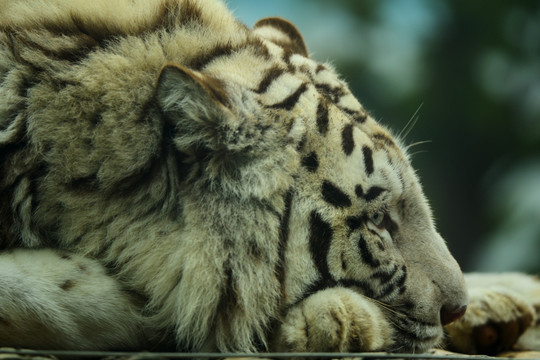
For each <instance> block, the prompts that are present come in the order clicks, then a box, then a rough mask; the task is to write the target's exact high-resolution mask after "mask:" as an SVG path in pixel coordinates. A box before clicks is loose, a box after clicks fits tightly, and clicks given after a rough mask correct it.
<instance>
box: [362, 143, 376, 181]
mask: <svg viewBox="0 0 540 360" xmlns="http://www.w3.org/2000/svg"><path fill="white" fill-rule="evenodd" d="M362 154H364V167H365V169H366V173H367V174H368V175H371V174H373V171H374V168H373V151H371V149H370V148H369V147H367V146H364V147H362Z"/></svg>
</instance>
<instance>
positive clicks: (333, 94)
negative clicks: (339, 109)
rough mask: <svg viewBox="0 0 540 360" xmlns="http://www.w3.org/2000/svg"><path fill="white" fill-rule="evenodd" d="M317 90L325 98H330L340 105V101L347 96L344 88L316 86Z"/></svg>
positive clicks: (325, 85)
mask: <svg viewBox="0 0 540 360" xmlns="http://www.w3.org/2000/svg"><path fill="white" fill-rule="evenodd" d="M315 88H316V89H317V90H318V91H319V92H320V93H321V94H322V95H324V96H326V97H328V98H329V99H330V100H331V101H332V102H333V103H338V102H339V99H340V98H341V97H342V96H344V95H347V91H345V88H344V87H343V86H337V87H331V86H330V85H328V84H322V83H321V84H316V85H315Z"/></svg>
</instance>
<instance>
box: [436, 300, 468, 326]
mask: <svg viewBox="0 0 540 360" xmlns="http://www.w3.org/2000/svg"><path fill="white" fill-rule="evenodd" d="M466 310H467V305H462V306H458V307H449V306H446V305H443V307H442V308H441V324H442V325H443V326H445V325H448V324H450V323H453V322H454V321H456V320H457V319H459V318H460V317H462V316H463V314H465V311H466Z"/></svg>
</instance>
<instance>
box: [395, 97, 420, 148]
mask: <svg viewBox="0 0 540 360" xmlns="http://www.w3.org/2000/svg"><path fill="white" fill-rule="evenodd" d="M422 106H424V103H421V104H420V106H418V108H417V109H416V111H415V112H414V114H413V116H411V118H410V119H409V121H407V123H406V124H405V126H404V127H403V129H401V131H400V132H399V134H398V135H397V138H398V139H400V140H404V139H405V138H406V137H407V135H409V133H410V132H411V130H412V129H413V127H414V126H415V125H416V122H417V121H418V119H419V116H418V112H419V111H420V109H421V108H422Z"/></svg>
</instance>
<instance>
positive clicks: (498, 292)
mask: <svg viewBox="0 0 540 360" xmlns="http://www.w3.org/2000/svg"><path fill="white" fill-rule="evenodd" d="M465 279H466V282H467V287H468V290H469V307H468V309H467V312H466V313H465V316H463V317H462V318H461V319H459V320H458V321H456V322H455V323H452V324H450V325H448V326H447V327H446V332H447V334H448V346H447V347H448V349H450V350H452V351H457V352H462V353H467V354H488V355H495V354H498V353H500V352H501V351H504V350H511V349H521V350H540V341H539V340H538V339H539V335H540V322H538V319H539V314H538V312H539V311H540V281H539V280H538V279H537V278H534V277H532V276H527V275H524V274H518V273H502V274H467V275H466V276H465Z"/></svg>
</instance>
